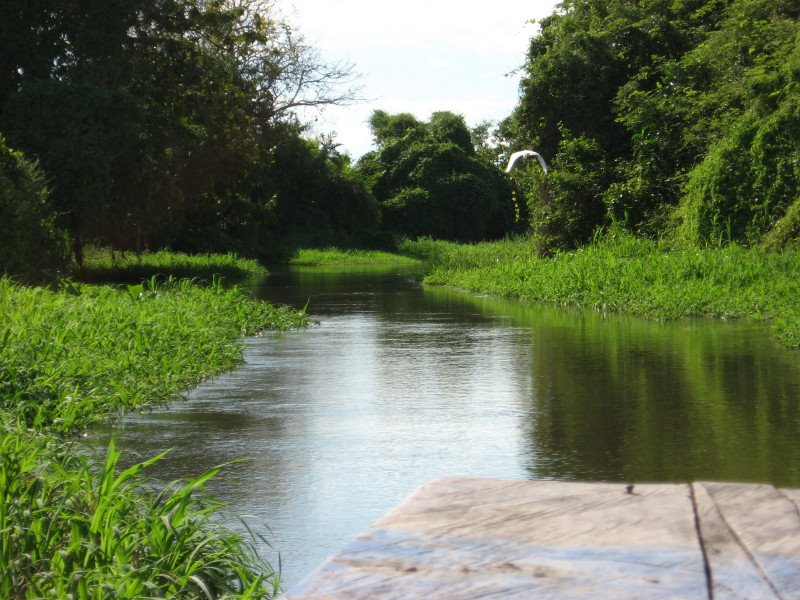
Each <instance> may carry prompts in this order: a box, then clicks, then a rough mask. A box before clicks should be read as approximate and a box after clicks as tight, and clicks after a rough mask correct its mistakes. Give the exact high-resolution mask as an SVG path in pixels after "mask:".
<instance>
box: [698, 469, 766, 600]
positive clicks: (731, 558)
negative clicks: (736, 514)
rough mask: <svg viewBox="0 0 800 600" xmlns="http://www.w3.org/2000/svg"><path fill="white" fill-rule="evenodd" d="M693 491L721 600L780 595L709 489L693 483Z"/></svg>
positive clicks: (716, 593) (714, 584) (715, 591)
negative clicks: (733, 529)
mask: <svg viewBox="0 0 800 600" xmlns="http://www.w3.org/2000/svg"><path fill="white" fill-rule="evenodd" d="M692 491H693V493H694V500H695V510H696V512H697V518H698V524H699V529H700V536H701V538H702V541H703V548H704V551H705V555H706V558H707V561H708V567H709V572H710V575H711V584H712V589H713V597H714V598H715V599H717V600H727V599H733V598H737V599H738V598H777V597H778V596H777V594H776V593H775V590H774V589H773V588H772V587H771V586H770V585H769V583H768V582H767V580H766V579H765V578H764V575H763V573H762V571H761V569H760V567H759V565H758V564H757V563H756V562H755V561H754V560H753V558H752V556H751V555H750V554H749V552H748V550H747V549H746V548H744V547H743V546H742V545H741V544H740V543H739V540H738V538H737V537H736V535H735V534H734V533H733V531H732V530H731V529H730V527H729V526H728V524H727V523H726V522H725V520H724V519H723V518H722V515H721V514H720V512H719V509H718V508H717V505H716V504H715V503H714V500H712V498H711V496H710V495H709V494H708V491H707V490H706V488H705V487H704V486H703V485H700V484H692Z"/></svg>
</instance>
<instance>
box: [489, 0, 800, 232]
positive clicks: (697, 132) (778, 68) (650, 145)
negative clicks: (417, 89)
mask: <svg viewBox="0 0 800 600" xmlns="http://www.w3.org/2000/svg"><path fill="white" fill-rule="evenodd" d="M798 48H800V5H798V4H797V3H796V2H793V1H791V0H731V1H721V0H678V1H677V2H673V1H666V0H611V1H610V2H598V1H597V0H566V1H565V2H563V3H562V4H561V5H560V7H559V10H558V11H557V12H556V13H554V14H553V15H552V16H550V17H548V18H546V19H544V20H543V21H542V22H541V31H540V33H539V34H538V35H537V36H535V37H534V38H533V39H532V40H531V45H530V50H529V53H528V56H527V60H526V63H525V66H524V69H523V80H522V84H521V88H520V92H521V96H520V103H519V105H518V107H517V108H516V110H515V111H514V113H513V115H512V116H511V117H510V118H509V119H507V120H506V122H504V123H503V124H502V126H501V128H500V129H501V131H502V132H503V133H504V135H505V137H506V143H508V144H510V145H512V146H514V147H516V148H519V147H532V148H534V149H536V150H538V151H539V152H541V153H542V154H543V155H544V156H545V158H546V159H547V160H548V162H552V163H553V164H554V165H557V166H558V168H554V169H553V170H552V171H551V174H550V175H548V176H547V177H545V178H544V184H543V187H537V186H535V185H534V186H532V187H530V189H528V192H529V194H528V195H529V201H530V202H531V203H532V210H531V213H532V214H533V216H534V221H533V223H532V227H533V229H534V232H536V233H537V234H542V235H543V236H544V237H546V238H547V244H549V245H551V246H552V247H569V246H574V245H576V244H580V243H583V242H585V241H587V240H588V239H589V237H590V236H591V232H592V230H593V229H594V228H596V227H600V226H604V225H607V224H609V223H611V222H616V223H618V224H621V225H623V226H625V227H628V228H630V229H632V230H634V231H637V232H639V233H643V234H647V235H654V236H655V235H658V236H667V237H671V238H674V239H677V240H682V241H685V242H689V243H696V244H698V243H699V244H706V243H725V242H728V241H736V242H741V243H747V244H754V243H758V242H759V240H760V239H761V238H762V236H764V235H765V234H767V233H768V232H769V231H770V230H771V228H773V227H774V226H775V225H776V223H777V222H778V220H779V219H781V217H782V216H783V215H784V214H785V213H786V211H787V210H788V207H789V206H790V205H791V204H792V202H793V201H794V200H796V199H797V198H798V196H800V193H798V184H800V178H799V176H798V172H797V169H796V168H795V167H794V166H793V165H795V164H797V162H798V156H799V154H798V153H799V152H800V136H798V135H797V132H798V122H797V117H796V116H795V115H796V114H797V108H796V107H797V105H798V103H800V86H799V85H798V82H799V81H800V77H798V72H799V71H798V69H797V64H798V62H797V60H798V59H797V56H798V52H800V50H798ZM576 143H577V144H578V145H579V146H581V147H582V148H583V150H582V151H581V152H582V154H581V156H582V158H581V159H580V161H579V162H575V161H573V160H572V159H573V158H574V157H575V156H577V154H576V153H575V151H576V149H577V147H576ZM589 148H592V150H591V152H589V153H587V152H584V150H588V149H589ZM562 153H563V156H559V155H560V154H562ZM534 179H535V178H534ZM578 181H583V182H585V183H586V185H581V186H579V187H580V189H578V190H576V189H575V187H574V185H572V183H569V185H567V182H573V183H575V182H578ZM590 181H591V182H592V183H591V185H589V182H590ZM543 190H546V192H547V193H546V194H545V193H544V191H543ZM598 208H600V210H598ZM568 213H569V214H570V215H571V217H570V219H569V223H570V225H569V226H565V227H560V226H559V227H553V224H554V223H557V222H559V219H561V217H563V216H564V215H565V214H568ZM559 215H560V216H559ZM578 232H580V233H579V234H578Z"/></svg>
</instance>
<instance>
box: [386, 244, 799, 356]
mask: <svg viewBox="0 0 800 600" xmlns="http://www.w3.org/2000/svg"><path fill="white" fill-rule="evenodd" d="M400 250H401V251H403V252H407V253H409V254H412V255H414V256H420V257H424V258H425V259H426V260H427V261H428V263H429V267H428V273H429V274H428V275H427V277H426V278H425V281H426V282H427V283H431V284H442V285H452V286H456V287H461V288H465V289H469V290H475V291H480V292H484V293H490V294H496V295H500V296H508V297H516V298H521V299H526V300H537V301H545V302H557V303H563V304H574V305H581V306H593V307H597V308H600V309H604V310H612V311H624V312H629V313H633V314H638V315H644V316H647V317H651V318H658V319H676V318H679V317H689V316H714V317H723V318H747V319H755V320H764V321H768V322H771V323H772V328H773V332H774V333H775V335H776V336H777V337H778V339H779V340H780V341H781V343H783V344H784V345H786V346H790V347H793V346H800V278H798V277H797V273H800V252H798V251H796V250H795V251H786V252H782V253H767V252H763V251H760V250H748V249H744V248H741V247H738V246H729V247H726V248H716V249H711V248H709V249H702V250H701V249H667V248H663V247H661V246H659V244H657V243H656V242H653V241H649V240H644V239H640V238H636V237H634V236H631V235H628V234H624V233H615V234H611V235H608V236H606V237H604V238H601V239H598V240H597V241H596V242H595V243H594V244H591V245H589V246H586V247H584V248H581V249H579V250H576V251H573V252H565V253H562V254H558V255H556V256H554V257H552V258H539V257H538V255H537V252H536V247H535V244H534V243H533V242H532V241H531V240H529V239H525V238H521V239H516V240H504V241H500V242H491V243H483V244H474V245H459V244H452V243H449V242H438V241H433V240H426V239H423V240H420V241H418V242H405V243H404V244H403V245H402V246H401V248H400Z"/></svg>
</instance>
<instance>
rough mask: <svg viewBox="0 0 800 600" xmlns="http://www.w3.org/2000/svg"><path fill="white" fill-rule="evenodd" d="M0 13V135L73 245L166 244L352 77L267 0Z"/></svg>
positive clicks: (82, 2) (15, 6) (43, 5)
mask: <svg viewBox="0 0 800 600" xmlns="http://www.w3.org/2000/svg"><path fill="white" fill-rule="evenodd" d="M0 11H2V12H0V22H2V25H0V33H2V37H1V38H0V57H1V58H0V69H2V71H0V129H2V130H3V131H5V132H6V133H7V135H8V137H9V139H10V140H11V141H12V142H13V143H14V145H15V146H17V147H20V148H22V149H23V150H24V151H25V152H26V153H28V154H29V155H30V156H33V157H35V158H37V159H38V160H39V161H40V163H41V165H42V167H43V169H44V170H45V172H46V173H47V174H48V176H50V177H51V178H52V181H53V200H54V203H55V205H56V206H57V208H58V211H59V213H61V214H62V215H63V222H64V224H65V226H67V228H68V229H69V231H70V233H71V235H72V237H73V239H74V240H75V242H76V244H75V245H76V248H77V249H79V248H80V245H81V243H82V242H85V241H100V242H104V243H109V244H112V245H114V246H116V247H118V248H123V249H125V248H132V249H136V250H141V249H144V248H145V247H147V246H149V245H163V244H165V243H169V241H170V240H171V239H172V238H173V237H174V236H175V235H176V234H177V232H178V231H179V230H180V228H181V227H182V223H183V219H184V216H185V215H186V214H187V213H188V212H189V211H191V210H195V209H196V208H197V207H198V206H199V205H202V204H204V203H209V202H214V198H216V197H217V196H218V195H219V194H221V193H222V194H230V193H234V192H235V191H237V190H239V191H241V190H240V188H241V186H242V185H244V183H245V181H246V174H247V172H248V170H249V169H250V168H251V167H252V165H253V163H254V162H255V161H257V160H262V159H263V158H264V156H265V155H268V152H269V149H270V148H272V147H273V146H274V141H275V139H276V137H279V136H276V133H275V132H276V130H277V124H278V122H279V121H280V120H282V119H287V118H288V119H291V118H292V115H291V112H292V111H293V110H294V109H296V108H299V107H308V106H319V105H324V104H327V103H335V102H341V101H345V100H347V99H349V98H352V97H353V96H354V95H355V93H356V92H355V91H354V90H353V88H352V87H340V86H341V84H343V83H345V84H346V83H348V82H351V81H352V78H353V74H352V69H351V68H350V67H349V66H347V65H341V64H336V65H328V64H326V63H324V62H323V61H322V60H321V59H320V57H319V55H318V53H316V51H315V50H314V49H313V48H311V47H310V46H308V45H307V44H306V43H305V42H304V41H303V39H302V36H299V35H298V34H297V33H296V32H295V31H294V29H293V28H292V27H291V26H290V25H289V24H287V23H286V22H284V21H282V20H280V19H277V18H275V17H274V14H275V13H274V11H273V6H272V4H271V3H270V2H262V1H259V0H211V1H206V0H130V1H127V0H126V1H123V0H109V1H108V2H99V3H98V2H94V1H91V0H63V1H62V0H58V1H56V0H40V1H38V2H34V3H29V2H22V1H21V0H10V1H9V2H8V3H4V5H3V7H2V8H0ZM2 17H7V20H4V19H3V18H2ZM54 109H56V110H54Z"/></svg>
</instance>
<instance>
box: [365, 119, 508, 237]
mask: <svg viewBox="0 0 800 600" xmlns="http://www.w3.org/2000/svg"><path fill="white" fill-rule="evenodd" d="M370 128H371V129H372V135H373V137H374V139H375V143H376V145H377V146H378V149H377V150H376V151H374V152H369V153H367V154H365V155H364V156H363V157H362V158H361V160H360V161H359V162H358V164H357V165H356V169H357V171H358V172H359V173H360V174H361V175H362V176H363V177H364V179H365V181H366V183H367V186H368V188H369V189H370V191H371V192H372V193H373V194H374V195H375V197H376V198H377V199H378V200H379V201H380V202H381V209H382V214H383V225H384V227H385V228H386V229H388V230H389V231H391V232H393V233H396V234H401V235H406V236H410V237H418V236H421V235H431V236H434V237H437V238H441V239H450V240H458V241H462V242H468V241H477V240H482V239H491V238H498V237H502V236H503V235H504V234H506V233H508V232H510V231H512V229H513V228H514V225H515V220H514V217H515V213H514V205H513V201H512V196H511V186H510V185H509V183H508V181H507V180H506V179H505V178H504V177H503V174H502V173H501V172H500V170H499V169H498V168H497V167H496V166H495V165H494V164H492V163H491V162H489V161H487V160H486V159H484V158H481V157H480V156H478V154H477V153H476V150H475V146H474V144H473V141H472V136H471V133H470V130H469V128H468V127H467V125H466V124H465V123H464V118H463V117H460V116H458V115H455V114H453V113H450V112H435V113H433V114H432V115H431V118H430V121H428V122H427V123H424V122H421V121H418V120H417V119H416V118H414V116H413V115H410V114H407V113H400V114H398V115H389V114H387V113H385V112H383V111H380V110H378V111H375V112H374V113H373V114H372V117H371V119H370Z"/></svg>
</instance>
